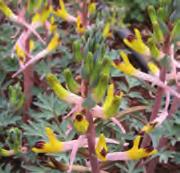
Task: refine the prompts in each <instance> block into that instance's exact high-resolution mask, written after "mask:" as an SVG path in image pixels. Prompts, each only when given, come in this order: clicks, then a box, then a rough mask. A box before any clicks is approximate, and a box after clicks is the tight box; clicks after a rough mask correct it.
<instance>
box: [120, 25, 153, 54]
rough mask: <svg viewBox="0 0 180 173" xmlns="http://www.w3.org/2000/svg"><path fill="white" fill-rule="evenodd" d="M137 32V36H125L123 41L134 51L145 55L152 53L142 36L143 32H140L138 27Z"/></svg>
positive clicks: (135, 30)
mask: <svg viewBox="0 0 180 173" xmlns="http://www.w3.org/2000/svg"><path fill="white" fill-rule="evenodd" d="M134 32H135V37H134V36H132V35H130V36H129V39H128V38H125V39H124V40H123V41H124V43H125V44H126V45H127V46H128V47H130V48H131V49H133V50H134V51H136V52H138V53H140V54H143V55H147V56H149V55H150V50H149V48H148V47H147V46H146V45H145V44H144V42H143V40H142V37H141V33H140V32H139V30H138V29H136V28H135V29H134Z"/></svg>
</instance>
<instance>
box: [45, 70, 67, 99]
mask: <svg viewBox="0 0 180 173" xmlns="http://www.w3.org/2000/svg"><path fill="white" fill-rule="evenodd" d="M46 80H47V82H48V84H49V86H50V87H51V88H52V90H53V91H54V93H55V94H56V95H57V96H58V98H59V99H61V100H65V101H66V100H67V99H68V96H69V92H68V91H67V90H66V89H65V88H63V86H62V85H61V84H60V83H59V81H58V79H57V77H56V76H55V75H53V74H51V73H50V74H48V75H47V76H46Z"/></svg>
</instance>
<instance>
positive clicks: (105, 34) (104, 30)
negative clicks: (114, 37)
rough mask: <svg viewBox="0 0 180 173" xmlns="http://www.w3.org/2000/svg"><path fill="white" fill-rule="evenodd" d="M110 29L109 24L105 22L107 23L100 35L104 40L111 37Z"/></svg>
mask: <svg viewBox="0 0 180 173" xmlns="http://www.w3.org/2000/svg"><path fill="white" fill-rule="evenodd" d="M110 27H111V26H110V23H109V22H107V23H106V24H105V26H104V29H103V33H102V35H103V37H104V38H107V37H108V36H111V33H110Z"/></svg>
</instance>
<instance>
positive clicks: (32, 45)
mask: <svg viewBox="0 0 180 173" xmlns="http://www.w3.org/2000/svg"><path fill="white" fill-rule="evenodd" d="M34 48H35V44H34V41H33V40H30V41H29V50H30V52H32V51H33V49H34Z"/></svg>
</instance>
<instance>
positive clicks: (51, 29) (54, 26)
mask: <svg viewBox="0 0 180 173" xmlns="http://www.w3.org/2000/svg"><path fill="white" fill-rule="evenodd" d="M56 29H57V25H56V24H55V22H54V16H51V18H50V26H49V31H50V33H53V32H55V31H56Z"/></svg>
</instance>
